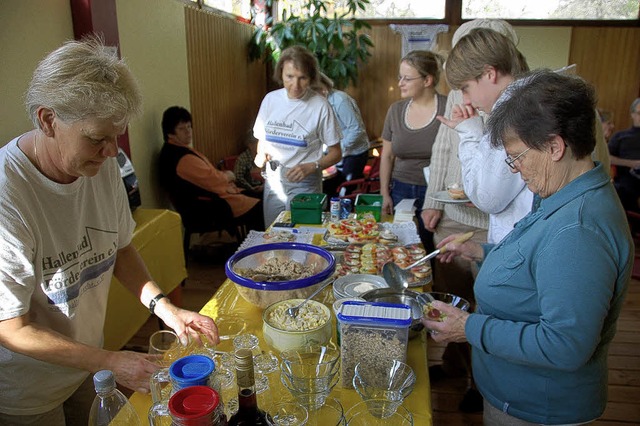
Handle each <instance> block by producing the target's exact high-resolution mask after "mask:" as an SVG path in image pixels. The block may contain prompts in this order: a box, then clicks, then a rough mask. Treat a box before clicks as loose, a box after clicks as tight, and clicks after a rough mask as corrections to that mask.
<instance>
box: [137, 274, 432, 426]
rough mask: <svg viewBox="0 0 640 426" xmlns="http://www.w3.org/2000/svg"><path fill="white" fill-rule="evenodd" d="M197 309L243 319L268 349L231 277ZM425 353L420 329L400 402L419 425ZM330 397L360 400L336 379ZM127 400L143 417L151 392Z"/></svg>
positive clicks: (424, 404) (426, 400)
mask: <svg viewBox="0 0 640 426" xmlns="http://www.w3.org/2000/svg"><path fill="white" fill-rule="evenodd" d="M330 291H331V289H328V291H326V292H325V297H326V298H328V297H329V293H330ZM200 312H201V313H203V314H205V315H208V316H210V317H211V318H214V319H217V318H224V317H225V316H228V315H232V316H234V317H236V318H244V320H245V323H246V328H245V329H244V332H245V333H251V334H254V335H256V336H257V337H258V338H259V339H260V347H261V349H262V350H264V351H269V350H271V348H269V347H268V346H267V344H266V343H265V341H264V339H263V336H262V309H260V308H258V307H255V306H253V305H251V304H249V303H247V302H246V301H245V300H244V299H243V298H242V297H241V296H240V295H239V294H238V291H237V290H236V287H235V284H233V283H232V282H231V281H229V280H226V281H225V282H224V283H223V284H222V286H221V287H220V289H219V290H218V291H217V292H216V294H215V295H214V296H213V297H212V298H211V300H209V302H208V303H207V304H206V305H205V306H204V307H203V308H202V310H201V311H200ZM334 320H335V319H334ZM218 349H219V350H222V351H229V350H232V349H233V346H232V343H231V340H224V341H222V343H221V344H220V345H219V346H218ZM426 353H427V347H426V334H425V333H424V332H422V333H420V335H419V336H418V337H415V338H414V339H412V340H410V341H409V350H408V354H407V364H409V365H410V366H411V367H412V368H413V370H414V371H415V373H416V385H415V387H414V389H413V392H411V394H410V395H409V397H408V398H407V399H406V400H405V401H404V403H403V405H404V406H405V408H407V410H409V411H410V412H411V413H412V414H413V422H414V424H415V425H421V426H424V425H431V424H432V421H431V386H430V384H429V374H428V369H427V356H426ZM277 384H278V383H276V385H277ZM276 390H277V392H276ZM266 392H271V393H272V394H271V398H278V397H281V396H282V395H283V394H282V393H281V392H282V387H281V386H276V387H275V388H274V389H272V390H267V391H266ZM285 392H286V391H285ZM284 396H285V397H289V395H286V394H285V395H284ZM330 397H334V398H336V399H338V400H339V401H340V402H341V403H342V405H343V407H344V410H345V412H346V411H347V410H348V409H349V408H350V407H352V406H353V405H355V404H356V403H358V402H360V401H361V398H360V396H359V395H358V394H357V393H356V391H355V390H353V389H343V388H342V387H341V386H340V383H338V385H337V386H336V387H335V388H334V389H333V391H332V392H331V395H330ZM131 402H132V404H133V406H134V407H135V409H136V411H137V412H138V415H139V416H140V418H141V419H146V418H147V413H148V411H149V408H150V407H151V396H150V395H143V394H141V393H137V392H136V393H134V394H133V395H132V396H131Z"/></svg>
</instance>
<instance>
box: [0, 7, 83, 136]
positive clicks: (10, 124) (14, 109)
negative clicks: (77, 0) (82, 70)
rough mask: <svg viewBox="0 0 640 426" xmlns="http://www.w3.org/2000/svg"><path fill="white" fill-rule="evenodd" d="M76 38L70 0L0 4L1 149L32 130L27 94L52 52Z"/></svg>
mask: <svg viewBox="0 0 640 426" xmlns="http://www.w3.org/2000/svg"><path fill="white" fill-rule="evenodd" d="M72 39H73V25H72V22H71V6H70V5H69V0H48V1H35V0H2V1H0V51H1V52H2V61H0V93H2V102H0V123H2V126H0V146H2V145H5V144H6V143H7V142H9V141H10V140H11V139H13V138H14V137H16V136H19V135H20V134H22V133H24V132H27V131H29V130H31V129H33V124H32V123H31V120H30V118H29V117H28V116H27V113H26V110H25V108H24V93H25V91H26V90H27V86H28V85H29V81H30V80H31V76H32V74H33V70H34V69H35V67H36V66H37V64H38V62H40V60H41V59H42V58H43V57H44V56H45V55H46V54H47V53H49V52H51V51H52V50H54V49H56V48H57V47H59V46H60V45H61V44H62V42H64V41H65V40H72Z"/></svg>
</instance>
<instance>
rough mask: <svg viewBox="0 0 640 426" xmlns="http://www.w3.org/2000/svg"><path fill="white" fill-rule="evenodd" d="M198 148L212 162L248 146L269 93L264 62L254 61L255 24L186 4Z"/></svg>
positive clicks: (190, 84)
mask: <svg viewBox="0 0 640 426" xmlns="http://www.w3.org/2000/svg"><path fill="white" fill-rule="evenodd" d="M185 22H186V30H187V60H188V65H189V93H190V97H191V113H192V115H193V130H194V146H195V148H196V149H198V150H199V151H201V152H203V153H204V154H205V155H206V156H207V157H208V158H209V159H210V160H211V161H213V162H216V161H218V160H220V159H222V158H224V157H225V156H228V155H235V154H238V153H240V152H242V151H243V150H244V140H245V136H246V134H247V132H248V131H249V130H250V129H251V128H252V127H253V122H254V121H255V118H256V115H257V113H258V108H259V107H260V102H261V101H262V98H263V97H264V95H265V93H266V81H265V80H266V78H265V72H264V65H263V64H262V63H260V62H253V63H250V62H249V60H248V54H247V44H248V42H249V39H250V38H251V34H252V31H253V29H252V26H251V25H248V24H244V23H241V22H237V21H235V20H233V19H230V18H228V17H225V16H221V15H218V14H215V13H211V12H206V11H202V10H199V9H195V8H191V7H187V8H185Z"/></svg>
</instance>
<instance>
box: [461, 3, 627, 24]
mask: <svg viewBox="0 0 640 426" xmlns="http://www.w3.org/2000/svg"><path fill="white" fill-rule="evenodd" d="M638 7H639V5H638V0H535V1H531V0H463V1H462V19H476V18H502V19H557V20H620V19H622V20H624V19H638Z"/></svg>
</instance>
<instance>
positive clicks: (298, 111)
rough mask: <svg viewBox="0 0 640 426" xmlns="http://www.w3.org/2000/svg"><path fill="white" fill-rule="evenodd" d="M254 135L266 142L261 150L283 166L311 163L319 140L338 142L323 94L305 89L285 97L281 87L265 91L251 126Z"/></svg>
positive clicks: (318, 153) (316, 157)
mask: <svg viewBox="0 0 640 426" xmlns="http://www.w3.org/2000/svg"><path fill="white" fill-rule="evenodd" d="M253 135H254V136H255V138H256V139H258V140H260V141H263V142H266V146H265V147H264V151H265V152H266V153H267V154H269V155H270V156H271V159H272V160H278V161H279V162H280V163H281V164H282V165H283V166H284V167H288V168H290V167H294V166H296V165H298V164H301V163H313V162H315V161H319V160H320V158H322V144H325V145H327V146H332V145H336V144H339V143H340V139H341V137H342V135H341V132H340V127H339V125H338V122H337V121H336V118H335V116H334V114H333V111H332V109H331V105H329V103H328V102H327V100H326V99H325V98H323V97H322V96H320V95H318V94H317V93H316V92H314V91H313V90H307V92H306V93H305V95H304V96H303V97H302V98H300V99H289V97H288V96H287V91H286V90H285V89H278V90H274V91H273V92H269V93H267V95H266V96H265V97H264V99H263V100H262V104H261V105H260V110H259V111H258V117H257V118H256V122H255V124H254V126H253Z"/></svg>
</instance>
